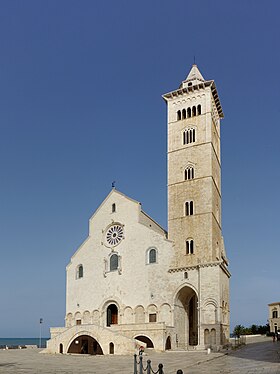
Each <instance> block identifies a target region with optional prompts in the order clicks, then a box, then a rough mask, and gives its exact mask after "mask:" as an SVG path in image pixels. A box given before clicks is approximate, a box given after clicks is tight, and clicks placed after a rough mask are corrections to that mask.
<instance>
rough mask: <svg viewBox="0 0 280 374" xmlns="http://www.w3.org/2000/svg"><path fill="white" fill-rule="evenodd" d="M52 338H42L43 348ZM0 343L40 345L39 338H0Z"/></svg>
mask: <svg viewBox="0 0 280 374" xmlns="http://www.w3.org/2000/svg"><path fill="white" fill-rule="evenodd" d="M49 339H50V338H41V348H46V342H47V340H49ZM0 345H8V346H9V345H37V346H38V347H39V345H40V339H39V338H0Z"/></svg>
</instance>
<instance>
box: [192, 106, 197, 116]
mask: <svg viewBox="0 0 280 374" xmlns="http://www.w3.org/2000/svg"><path fill="white" fill-rule="evenodd" d="M192 116H193V117H195V116H196V107H195V106H193V107H192Z"/></svg>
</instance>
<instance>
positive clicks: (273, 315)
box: [272, 310, 278, 318]
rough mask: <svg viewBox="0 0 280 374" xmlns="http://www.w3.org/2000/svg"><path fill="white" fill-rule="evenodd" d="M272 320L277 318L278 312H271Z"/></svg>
mask: <svg viewBox="0 0 280 374" xmlns="http://www.w3.org/2000/svg"><path fill="white" fill-rule="evenodd" d="M272 318H278V312H277V310H274V311H273V312H272Z"/></svg>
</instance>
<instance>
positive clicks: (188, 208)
mask: <svg viewBox="0 0 280 374" xmlns="http://www.w3.org/2000/svg"><path fill="white" fill-rule="evenodd" d="M185 215H186V216H192V215H193V201H187V202H186V203H185Z"/></svg>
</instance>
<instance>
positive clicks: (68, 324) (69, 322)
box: [65, 313, 73, 327]
mask: <svg viewBox="0 0 280 374" xmlns="http://www.w3.org/2000/svg"><path fill="white" fill-rule="evenodd" d="M65 321H66V327H71V326H72V324H73V314H72V313H67V315H66V317H65Z"/></svg>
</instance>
